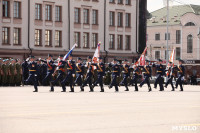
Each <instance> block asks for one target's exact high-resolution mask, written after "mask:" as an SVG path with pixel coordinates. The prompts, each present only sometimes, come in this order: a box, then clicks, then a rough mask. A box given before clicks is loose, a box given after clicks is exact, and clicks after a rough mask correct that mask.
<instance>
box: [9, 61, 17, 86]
mask: <svg viewBox="0 0 200 133" xmlns="http://www.w3.org/2000/svg"><path fill="white" fill-rule="evenodd" d="M15 63H16V60H15V59H11V62H10V64H9V77H10V78H9V84H10V86H15V76H16V75H17V71H16V65H15Z"/></svg>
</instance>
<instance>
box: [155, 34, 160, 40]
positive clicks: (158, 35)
mask: <svg viewBox="0 0 200 133" xmlns="http://www.w3.org/2000/svg"><path fill="white" fill-rule="evenodd" d="M155 40H156V41H158V40H160V33H157V34H155Z"/></svg>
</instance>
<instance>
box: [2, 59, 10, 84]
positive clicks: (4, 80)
mask: <svg viewBox="0 0 200 133" xmlns="http://www.w3.org/2000/svg"><path fill="white" fill-rule="evenodd" d="M8 62H9V60H8V59H4V60H3V64H2V86H8V79H9V78H8V74H9V73H8V72H9V69H8V68H9V67H8Z"/></svg>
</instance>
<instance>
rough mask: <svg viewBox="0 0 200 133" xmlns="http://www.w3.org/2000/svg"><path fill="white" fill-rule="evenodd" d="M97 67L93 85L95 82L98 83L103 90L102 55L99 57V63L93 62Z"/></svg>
mask: <svg viewBox="0 0 200 133" xmlns="http://www.w3.org/2000/svg"><path fill="white" fill-rule="evenodd" d="M94 65H95V66H96V67H97V72H98V74H97V81H96V82H95V83H94V86H97V84H99V85H100V87H101V91H100V92H104V88H103V77H104V75H105V64H104V63H103V59H102V57H99V63H95V64H94Z"/></svg>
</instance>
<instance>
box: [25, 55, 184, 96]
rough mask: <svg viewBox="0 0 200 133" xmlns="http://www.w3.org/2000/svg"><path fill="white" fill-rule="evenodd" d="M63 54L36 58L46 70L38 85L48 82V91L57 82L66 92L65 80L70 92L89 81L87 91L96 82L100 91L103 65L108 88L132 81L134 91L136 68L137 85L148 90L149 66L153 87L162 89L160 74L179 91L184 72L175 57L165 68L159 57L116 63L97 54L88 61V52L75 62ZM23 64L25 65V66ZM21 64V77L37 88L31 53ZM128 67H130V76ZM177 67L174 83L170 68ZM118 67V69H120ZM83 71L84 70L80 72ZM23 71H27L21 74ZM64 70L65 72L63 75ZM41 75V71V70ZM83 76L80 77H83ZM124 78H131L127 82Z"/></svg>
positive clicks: (149, 89)
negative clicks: (95, 59) (138, 62)
mask: <svg viewBox="0 0 200 133" xmlns="http://www.w3.org/2000/svg"><path fill="white" fill-rule="evenodd" d="M63 57H64V56H63V55H60V56H59V57H58V59H57V60H56V61H55V62H54V60H53V58H52V55H50V54H49V55H48V58H47V59H46V60H42V59H39V60H38V61H39V62H43V63H42V64H44V65H46V70H45V71H43V72H44V77H43V78H42V81H41V82H40V83H41V84H42V85H47V84H48V83H50V86H51V87H50V92H54V86H55V85H56V84H58V83H60V85H61V87H62V92H66V83H67V82H68V83H69V86H70V92H74V86H75V85H77V86H80V91H81V92H83V91H84V87H85V86H87V85H89V88H90V92H93V91H94V88H95V87H96V86H97V85H99V86H100V88H101V91H100V92H104V83H103V80H104V77H105V73H106V68H107V67H106V66H108V67H109V68H110V69H111V73H112V76H111V77H112V79H111V83H110V85H109V86H108V87H109V88H110V89H111V88H112V87H115V91H116V92H118V91H119V87H120V86H125V88H126V89H125V91H129V88H128V86H130V85H134V86H135V91H138V85H137V83H138V78H139V76H140V72H141V71H142V72H143V77H144V78H143V81H142V82H141V83H140V85H139V87H142V86H143V85H144V84H145V83H146V84H147V85H148V91H152V88H151V85H150V78H151V77H152V67H155V68H156V80H155V83H154V88H157V84H159V86H160V91H164V86H163V77H164V76H165V75H166V77H167V82H166V84H165V87H167V86H168V84H171V86H172V91H174V90H175V89H174V88H177V87H178V85H180V91H183V86H182V83H183V77H184V73H185V69H184V66H183V65H182V63H183V61H182V60H179V65H177V66H173V65H172V62H170V63H169V64H170V65H169V66H168V67H167V68H165V67H164V66H163V65H162V60H160V59H159V60H158V62H157V63H156V64H153V65H150V62H149V61H148V60H146V65H144V66H139V65H131V66H130V65H129V64H128V61H127V60H124V61H123V63H122V64H119V63H118V61H117V59H114V60H113V61H112V62H111V63H103V60H102V58H101V57H99V61H98V63H92V58H91V57H90V56H89V57H88V58H87V61H86V62H85V63H82V59H81V58H77V62H75V61H74V60H73V55H69V57H68V60H63ZM24 66H27V67H26V69H27V70H25V69H24V68H25V67H24ZM22 68H23V75H24V76H23V77H24V79H25V80H24V81H25V82H24V83H25V84H27V85H28V84H33V85H34V88H35V90H34V92H38V78H39V76H38V75H39V74H42V73H41V71H39V68H38V63H37V62H36V61H35V57H34V56H30V58H28V60H26V61H25V62H24V63H23V64H22ZM95 69H96V70H97V79H96V81H94V82H93V79H94V78H93V76H94V74H95V73H94V70H95ZM131 69H132V71H133V74H132V77H130V76H131V74H130V73H131ZM175 69H177V70H178V78H177V80H176V85H175V87H174V85H173V79H174V78H175V77H174V76H175V74H174V70H175ZM121 70H122V71H121ZM84 71H86V73H84ZM25 72H28V73H26V74H25ZM65 74H66V76H64V75H65ZM121 74H122V77H123V79H122V81H121V82H117V79H118V77H119V76H120V75H121ZM42 75H43V74H42ZM83 79H84V80H83ZM128 79H131V80H130V82H128Z"/></svg>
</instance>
